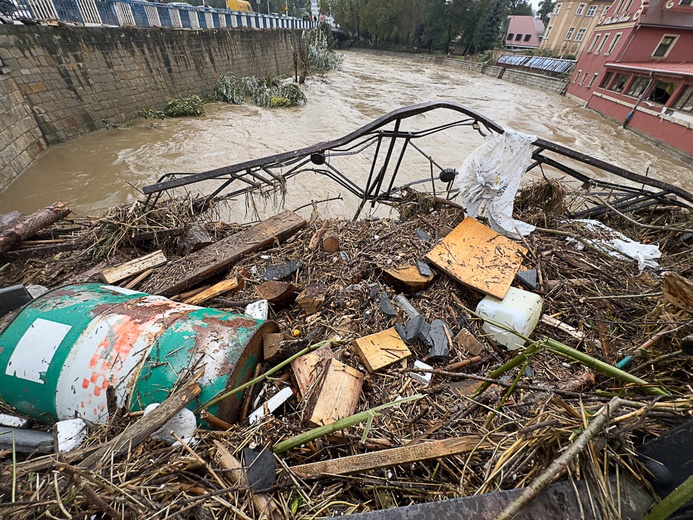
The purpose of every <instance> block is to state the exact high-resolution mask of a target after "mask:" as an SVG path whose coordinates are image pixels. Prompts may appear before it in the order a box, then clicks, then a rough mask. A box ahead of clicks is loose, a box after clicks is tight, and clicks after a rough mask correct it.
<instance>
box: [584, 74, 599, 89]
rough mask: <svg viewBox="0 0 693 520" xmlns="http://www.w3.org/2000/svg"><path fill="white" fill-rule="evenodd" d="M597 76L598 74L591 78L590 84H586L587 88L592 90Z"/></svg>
mask: <svg viewBox="0 0 693 520" xmlns="http://www.w3.org/2000/svg"><path fill="white" fill-rule="evenodd" d="M597 76H599V72H595V73H594V76H592V79H590V82H589V83H588V84H587V88H592V84H593V83H594V80H595V79H597Z"/></svg>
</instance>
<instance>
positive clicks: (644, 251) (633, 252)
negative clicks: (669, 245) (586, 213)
mask: <svg viewBox="0 0 693 520" xmlns="http://www.w3.org/2000/svg"><path fill="white" fill-rule="evenodd" d="M571 222H580V223H582V224H585V229H587V230H588V231H592V232H597V231H598V232H600V233H602V234H605V235H607V237H608V238H603V239H595V240H592V239H585V240H586V241H587V242H589V243H590V244H592V245H594V246H595V247H598V248H599V249H601V250H602V251H605V252H606V253H608V254H609V255H611V256H613V257H614V258H619V259H621V260H625V259H627V258H630V259H632V260H635V261H637V262H638V270H639V271H640V272H642V271H643V270H644V269H645V268H646V267H649V268H651V269H656V268H658V267H659V264H658V263H657V260H656V259H657V258H659V257H661V256H662V252H661V251H660V250H659V246H657V245H654V244H641V243H640V242H636V241H635V240H631V239H630V238H628V237H627V236H625V235H624V234H623V233H620V232H618V231H616V230H614V229H611V228H610V227H609V226H606V225H604V224H602V223H601V222H599V221H598V220H589V219H577V220H572V221H571ZM568 241H570V242H575V239H573V238H568Z"/></svg>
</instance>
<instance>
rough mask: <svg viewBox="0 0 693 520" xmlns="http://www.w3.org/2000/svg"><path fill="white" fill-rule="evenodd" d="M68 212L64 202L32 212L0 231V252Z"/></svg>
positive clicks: (56, 220) (7, 249) (10, 247)
mask: <svg viewBox="0 0 693 520" xmlns="http://www.w3.org/2000/svg"><path fill="white" fill-rule="evenodd" d="M69 213H70V208H69V207H68V206H67V204H65V203H64V202H54V203H53V204H51V205H50V206H48V207H45V208H43V209H40V210H38V211H36V212H35V213H32V214H31V215H29V216H28V217H27V218H26V219H24V220H23V221H21V222H19V223H16V224H14V225H12V226H10V227H8V228H7V229H5V230H3V231H2V232H1V233H0V253H2V252H5V251H9V250H10V249H12V248H13V247H14V246H16V245H17V244H19V243H20V242H21V241H22V240H26V239H27V238H29V237H31V236H32V235H35V234H36V233H37V232H38V231H40V230H41V229H43V228H46V227H48V226H50V225H51V224H54V223H56V222H58V221H59V220H61V219H63V218H65V217H66V216H67V215H68V214H69Z"/></svg>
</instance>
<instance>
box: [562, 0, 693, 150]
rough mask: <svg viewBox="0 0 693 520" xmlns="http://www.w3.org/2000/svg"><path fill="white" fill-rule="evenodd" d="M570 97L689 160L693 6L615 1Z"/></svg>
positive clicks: (663, 0)
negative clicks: (578, 99) (576, 98)
mask: <svg viewBox="0 0 693 520" xmlns="http://www.w3.org/2000/svg"><path fill="white" fill-rule="evenodd" d="M568 94H570V95H573V96H577V97H579V98H582V99H584V100H585V101H586V102H587V106H589V107H590V108H593V109H594V110H596V111H597V112H600V113H602V114H604V115H606V116H608V117H610V118H612V119H615V120H616V121H620V122H623V123H624V126H625V125H629V127H630V128H633V129H634V130H637V131H639V132H640V133H642V134H645V135H648V136H650V137H652V138H654V139H655V140H658V141H661V142H663V143H666V144H667V145H670V146H671V147H673V148H675V149H677V150H679V151H681V152H684V153H685V154H688V155H689V156H691V159H693V0H651V1H650V2H648V1H647V0H642V3H639V2H638V1H637V0H635V1H634V0H616V1H615V2H614V3H613V5H612V6H611V7H610V8H609V9H608V10H607V11H606V12H605V13H604V17H603V18H602V19H601V20H600V21H599V23H598V24H597V26H596V27H595V29H594V32H593V33H592V36H591V39H590V41H589V43H588V44H587V47H586V48H585V51H584V52H583V53H582V54H581V56H580V57H579V60H578V63H577V66H576V71H575V73H574V75H573V77H572V79H571V83H570V84H569V85H568Z"/></svg>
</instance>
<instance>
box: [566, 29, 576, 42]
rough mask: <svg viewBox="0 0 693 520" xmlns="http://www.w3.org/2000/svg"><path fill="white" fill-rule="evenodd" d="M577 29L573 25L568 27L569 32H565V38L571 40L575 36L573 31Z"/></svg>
mask: <svg viewBox="0 0 693 520" xmlns="http://www.w3.org/2000/svg"><path fill="white" fill-rule="evenodd" d="M574 30H575V27H571V28H570V29H568V32H567V33H565V39H566V40H570V39H571V38H572V37H573V31H574Z"/></svg>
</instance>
